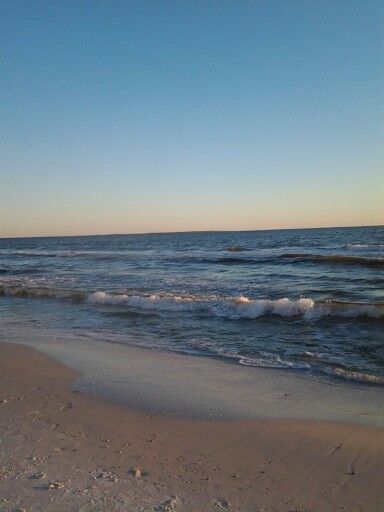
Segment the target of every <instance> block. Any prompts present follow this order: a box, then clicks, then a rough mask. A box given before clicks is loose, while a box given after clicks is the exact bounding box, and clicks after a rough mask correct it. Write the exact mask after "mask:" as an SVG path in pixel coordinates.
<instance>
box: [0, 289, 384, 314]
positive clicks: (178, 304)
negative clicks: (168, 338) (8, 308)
mask: <svg viewBox="0 0 384 512" xmlns="http://www.w3.org/2000/svg"><path fill="white" fill-rule="evenodd" d="M0 294H2V295H10V296H16V297H41V298H53V299H70V300H73V301H81V302H82V301H85V302H87V303H88V304H94V305H107V306H120V307H127V308H135V309H139V310H140V309H143V310H154V311H164V312H186V313H193V312H196V313H204V314H208V315H211V316H213V317H216V318H223V319H228V320H241V319H249V320H252V319H257V318H259V317H263V316H278V317H285V318H299V319H302V320H305V321H316V320H320V319H321V318H327V317H329V318H335V319H337V318H365V319H372V320H378V321H382V320H383V319H384V304H381V303H375V304H369V303H368V304H366V303H358V302H340V301H336V300H329V301H314V300H312V299H311V298H299V299H297V300H292V299H288V298H280V299H252V298H248V297H244V296H239V297H235V298H228V297H224V298H223V297H215V296H213V297H196V296H179V295H172V294H170V293H164V294H147V295H145V294H128V293H111V292H104V291H97V292H91V293H89V292H86V291H81V290H66V289H55V288H42V287H40V288H38V287H30V288H27V287H21V286H2V287H0Z"/></svg>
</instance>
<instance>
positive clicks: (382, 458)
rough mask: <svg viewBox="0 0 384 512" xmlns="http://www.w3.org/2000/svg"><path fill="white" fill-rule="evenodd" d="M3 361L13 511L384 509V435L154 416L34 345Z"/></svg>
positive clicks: (4, 440)
mask: <svg viewBox="0 0 384 512" xmlns="http://www.w3.org/2000/svg"><path fill="white" fill-rule="evenodd" d="M0 354H1V357H0V379H1V380H0V382H1V397H0V399H1V406H0V407H1V408H0V418H1V434H0V437H1V442H0V454H1V464H0V499H1V501H0V508H1V510H2V511H4V512H10V511H14V510H26V511H31V512H32V511H41V510H44V511H51V510H52V511H53V510H55V511H57V510H66V511H75V510H76V511H104V510H111V511H112V510H113V511H127V510H129V511H152V510H153V511H155V510H159V511H171V510H175V511H203V510H204V511H216V510H217V511H219V510H232V511H281V512H288V511H302V512H304V511H308V512H309V511H329V512H331V511H332V512H335V511H349V512H353V511H356V512H357V511H359V512H365V511H368V512H369V511H372V512H380V511H381V510H382V509H383V508H382V507H383V500H384V493H383V488H384V433H383V430H382V429H379V428H373V427H369V426H360V425H354V424H346V423H345V424H342V423H336V422H324V421H309V420H303V419H301V420H294V419H280V420H279V419H266V420H232V421H230V420H226V421H217V420H208V419H206V420H202V419H199V420H194V419H186V418H177V417H174V416H172V415H159V414H151V413H145V412H144V411H138V410H135V409H133V408H132V407H127V406H121V405H117V404H113V403H110V402H108V401H106V400H102V399H100V398H97V397H94V396H90V395H89V394H84V393H80V392H79V391H78V390H76V389H74V388H73V386H72V382H73V381H74V379H75V380H76V378H78V377H79V376H78V374H76V372H74V371H73V370H72V369H70V368H68V367H66V366H64V365H62V364H60V363H57V362H55V361H54V360H53V359H51V358H50V357H48V356H47V355H45V354H41V353H40V352H37V351H35V350H33V349H31V348H29V347H25V346H21V345H13V344H7V343H2V344H1V345H0Z"/></svg>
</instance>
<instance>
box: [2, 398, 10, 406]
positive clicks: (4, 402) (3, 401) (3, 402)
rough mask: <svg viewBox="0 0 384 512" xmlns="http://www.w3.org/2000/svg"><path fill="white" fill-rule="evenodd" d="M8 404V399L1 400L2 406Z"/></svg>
mask: <svg viewBox="0 0 384 512" xmlns="http://www.w3.org/2000/svg"><path fill="white" fill-rule="evenodd" d="M7 402H8V400H7V399H6V398H3V399H2V400H0V405H4V404H6V403H7Z"/></svg>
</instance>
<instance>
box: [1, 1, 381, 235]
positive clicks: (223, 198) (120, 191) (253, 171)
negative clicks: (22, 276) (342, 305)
mask: <svg viewBox="0 0 384 512" xmlns="http://www.w3.org/2000/svg"><path fill="white" fill-rule="evenodd" d="M383 5H384V4H383V3H382V2H381V1H371V0H361V1H353V0H348V1H341V0H330V1H324V0H316V1H315V0H314V1H309V0H302V1H299V0H292V1H291V0H280V1H273V0H254V1H252V2H248V1H245V0H241V1H235V0H233V1H226V0H217V1H211V0H201V1H197V0H194V1H193V0H188V1H181V0H180V1H171V0H169V1H161V0H153V1H145V0H139V1H137V2H136V1H129V0H126V1H122V2H119V1H113V0H111V1H96V0H94V1H80V0H76V1H69V0H65V1H33V0H28V1H25V2H22V1H17V0H2V1H0V66H1V73H0V97H1V100H0V101H1V103H0V175H1V180H0V236H22V235H45V234H47V235H54V234H77V233H78V234H85V233H128V232H145V231H175V230H194V229H196V230H197V229H259V228H273V227H306V226H323V225H324V226H331V225H359V224H360V225H365V224H381V223H384V206H383V205H384V165H383V164H384V158H383V157H384V151H383V147H384V144H383V132H384V130H383V119H384V101H383V100H384V75H383V69H384V58H383V57H384V35H383V27H384V7H383Z"/></svg>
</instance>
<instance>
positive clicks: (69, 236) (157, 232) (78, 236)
mask: <svg viewBox="0 0 384 512" xmlns="http://www.w3.org/2000/svg"><path fill="white" fill-rule="evenodd" d="M380 227H384V224H368V225H366V224H364V225H361V224H357V225H355V224H354V225H349V226H312V227H295V228H259V229H191V230H185V231H179V230H177V231H140V232H135V233H88V234H73V235H31V236H25V235H16V236H0V240H15V239H22V238H74V237H76V238H80V237H84V238H85V237H93V236H134V235H138V236H141V235H171V234H174V235H175V234H184V233H239V232H243V233H252V232H257V231H298V230H308V229H348V228H380Z"/></svg>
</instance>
